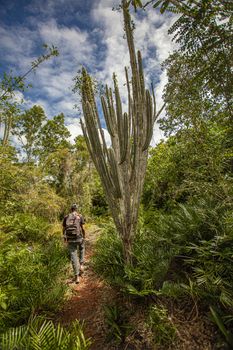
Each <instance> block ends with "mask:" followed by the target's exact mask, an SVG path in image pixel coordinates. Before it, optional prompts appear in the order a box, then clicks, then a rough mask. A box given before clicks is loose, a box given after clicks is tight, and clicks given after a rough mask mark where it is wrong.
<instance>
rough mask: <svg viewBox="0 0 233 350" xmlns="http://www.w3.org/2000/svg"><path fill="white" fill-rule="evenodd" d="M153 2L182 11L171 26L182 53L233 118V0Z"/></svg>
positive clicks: (171, 31)
mask: <svg viewBox="0 0 233 350" xmlns="http://www.w3.org/2000/svg"><path fill="white" fill-rule="evenodd" d="M131 2H132V1H131ZM133 2H134V1H133ZM149 4H153V7H159V8H160V12H161V13H163V12H165V11H171V12H174V13H179V14H180V15H181V16H180V17H179V19H178V20H177V21H176V22H175V23H174V24H173V26H172V27H171V28H170V29H169V33H170V34H173V35H174V36H173V40H175V41H176V42H177V43H178V44H179V49H178V53H179V54H180V55H182V59H184V60H185V61H186V62H187V61H189V64H190V65H192V67H193V69H195V72H196V73H195V74H196V75H195V76H196V78H197V80H198V79H199V80H200V79H202V81H203V87H205V89H208V92H209V94H211V95H212V96H213V98H215V99H216V100H218V101H219V102H220V103H221V104H222V110H223V109H224V110H225V111H226V112H227V113H228V116H229V118H230V119H231V122H232V121H233V109H232V104H233V93H232V85H233V69H232V56H233V45H232V41H233V27H232V26H233V21H232V18H233V2H232V1H229V0H224V1H222V0H184V1H181V0H179V1H178V0H159V1H155V0H152V1H148V2H147V3H146V4H144V7H145V6H147V5H149ZM133 5H134V6H135V2H134V3H133ZM136 7H137V6H136ZM193 83H195V79H193Z"/></svg>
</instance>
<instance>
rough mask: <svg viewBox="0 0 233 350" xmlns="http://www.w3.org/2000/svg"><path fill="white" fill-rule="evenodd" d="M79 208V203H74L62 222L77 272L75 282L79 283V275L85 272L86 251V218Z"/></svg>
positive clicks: (74, 268)
mask: <svg viewBox="0 0 233 350" xmlns="http://www.w3.org/2000/svg"><path fill="white" fill-rule="evenodd" d="M77 209H78V206H77V204H72V206H71V210H70V213H69V214H68V215H66V216H65V217H64V219H63V224H62V225H63V236H64V241H65V242H67V244H68V250H69V253H70V258H71V263H72V266H73V270H74V274H75V279H74V282H75V283H79V275H81V274H82V273H83V263H84V251H85V242H84V239H85V231H84V228H83V225H84V219H83V217H82V215H81V214H79V213H78V212H77ZM78 257H79V261H78Z"/></svg>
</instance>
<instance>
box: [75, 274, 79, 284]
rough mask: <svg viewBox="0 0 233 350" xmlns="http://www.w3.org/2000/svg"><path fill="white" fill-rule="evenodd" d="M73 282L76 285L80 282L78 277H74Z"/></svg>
mask: <svg viewBox="0 0 233 350" xmlns="http://www.w3.org/2000/svg"><path fill="white" fill-rule="evenodd" d="M74 282H75V283H76V284H78V283H79V282H80V281H79V276H75V280H74Z"/></svg>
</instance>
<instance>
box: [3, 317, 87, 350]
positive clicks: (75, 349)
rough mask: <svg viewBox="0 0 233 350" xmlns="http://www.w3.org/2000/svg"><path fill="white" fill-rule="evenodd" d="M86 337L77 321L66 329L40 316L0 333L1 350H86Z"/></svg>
mask: <svg viewBox="0 0 233 350" xmlns="http://www.w3.org/2000/svg"><path fill="white" fill-rule="evenodd" d="M90 345H91V340H90V339H86V338H85V336H84V333H83V327H82V325H80V323H79V322H78V321H76V322H74V323H73V324H72V325H71V327H70V328H69V329H68V330H67V329H65V328H64V327H62V326H61V325H60V324H58V325H56V326H55V325H54V323H53V322H52V321H47V320H45V319H43V318H41V317H36V318H32V319H31V320H30V321H29V323H28V324H27V325H25V326H20V327H17V328H11V329H9V330H8V331H7V332H5V333H3V334H1V335H0V348H1V349H2V350H10V349H11V350H13V349H15V350H47V349H48V350H87V349H89V348H90Z"/></svg>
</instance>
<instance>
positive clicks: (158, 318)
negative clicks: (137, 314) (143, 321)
mask: <svg viewBox="0 0 233 350" xmlns="http://www.w3.org/2000/svg"><path fill="white" fill-rule="evenodd" d="M147 324H148V326H149V327H150V329H151V330H152V332H153V334H154V342H155V343H156V344H159V345H165V344H169V343H170V344H171V343H172V341H173V340H174V339H175V336H176V328H175V326H174V324H173V323H172V320H171V318H169V317H168V313H167V310H166V309H165V308H164V307H162V306H158V305H153V306H151V308H150V310H149V313H148V320H147Z"/></svg>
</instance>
